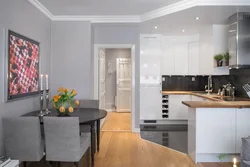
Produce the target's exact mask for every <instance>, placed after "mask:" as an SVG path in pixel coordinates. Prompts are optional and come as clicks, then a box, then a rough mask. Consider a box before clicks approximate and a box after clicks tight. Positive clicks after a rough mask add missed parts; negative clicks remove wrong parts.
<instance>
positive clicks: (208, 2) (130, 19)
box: [28, 0, 250, 23]
mask: <svg viewBox="0 0 250 167" xmlns="http://www.w3.org/2000/svg"><path fill="white" fill-rule="evenodd" d="M28 1H29V2H30V3H31V4H32V5H34V6H35V7H36V8H37V9H38V10H40V11H41V12H42V13H43V14H44V15H46V16H47V17H48V18H49V19H51V20H52V21H90V22H91V23H139V22H144V21H148V20H152V19H156V18H158V17H162V16H165V15H169V14H171V13H175V12H179V11H182V10H185V9H189V8H192V7H195V6H250V1H247V0H183V1H181V2H177V3H175V4H172V5H168V6H165V7H162V8H159V9H156V10H154V11H151V12H148V13H145V14H143V15H122V16H121V15H109V16H105V15H101V16H80V15H79V16H74V15H53V14H52V13H51V12H50V11H49V10H48V9H47V8H46V7H45V6H44V5H43V4H41V3H40V2H39V1H38V0H28Z"/></svg>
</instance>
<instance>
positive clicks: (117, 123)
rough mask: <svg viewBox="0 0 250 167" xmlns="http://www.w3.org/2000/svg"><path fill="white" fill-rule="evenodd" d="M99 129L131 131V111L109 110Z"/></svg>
mask: <svg viewBox="0 0 250 167" xmlns="http://www.w3.org/2000/svg"><path fill="white" fill-rule="evenodd" d="M101 131H123V132H124V131H126V132H131V113H117V112H109V113H108V115H107V117H106V119H105V122H104V125H103V127H102V130H101Z"/></svg>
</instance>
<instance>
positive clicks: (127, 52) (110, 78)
mask: <svg viewBox="0 0 250 167" xmlns="http://www.w3.org/2000/svg"><path fill="white" fill-rule="evenodd" d="M105 52H106V54H105V58H106V59H105V61H106V62H105V64H106V65H105V66H106V69H105V73H106V74H105V80H106V91H105V103H106V104H105V106H106V107H105V109H112V106H114V105H115V99H114V97H115V96H116V59H117V58H131V49H106V50H105ZM109 62H110V63H111V67H110V68H111V69H110V72H111V73H109V71H108V63H109Z"/></svg>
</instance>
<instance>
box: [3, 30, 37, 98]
mask: <svg viewBox="0 0 250 167" xmlns="http://www.w3.org/2000/svg"><path fill="white" fill-rule="evenodd" d="M6 41H7V42H6V43H7V46H6V65H5V68H6V74H7V75H6V78H5V80H6V82H5V84H6V86H5V87H6V90H5V92H6V93H5V94H6V95H5V96H6V102H8V101H13V100H18V99H21V98H27V97H30V96H35V95H39V93H40V91H39V88H40V84H39V83H40V82H39V80H40V77H39V76H40V75H39V71H40V43H39V42H37V41H35V40H33V39H31V38H28V37H26V36H24V35H21V34H19V33H16V32H14V31H12V30H6Z"/></svg>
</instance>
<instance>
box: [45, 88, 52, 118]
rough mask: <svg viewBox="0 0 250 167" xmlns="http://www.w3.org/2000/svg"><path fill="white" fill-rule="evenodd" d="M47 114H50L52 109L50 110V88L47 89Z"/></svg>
mask: <svg viewBox="0 0 250 167" xmlns="http://www.w3.org/2000/svg"><path fill="white" fill-rule="evenodd" d="M45 98H46V111H45V112H46V114H50V113H51V111H49V89H46V96H45Z"/></svg>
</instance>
